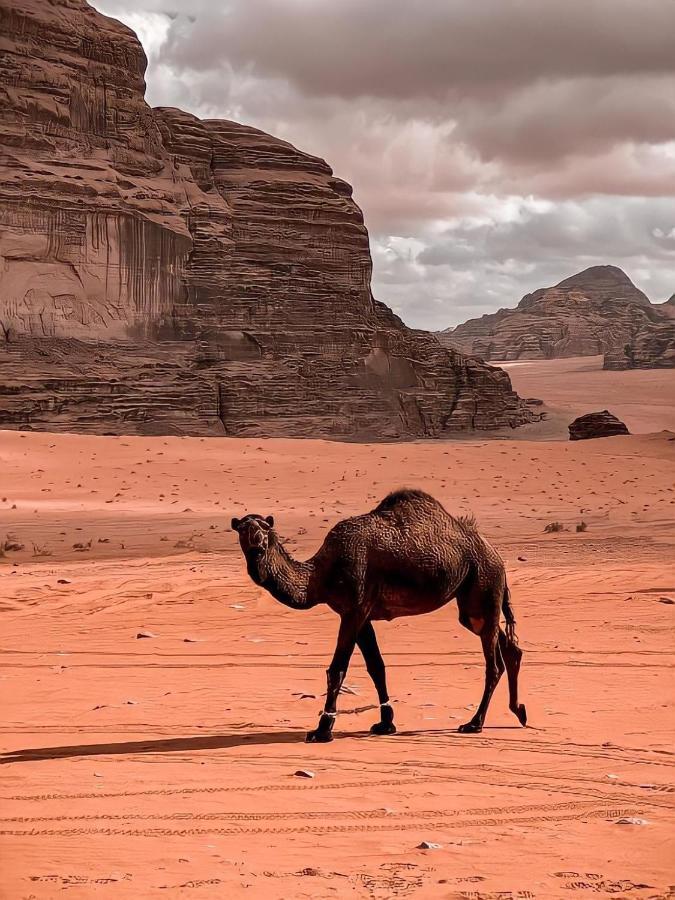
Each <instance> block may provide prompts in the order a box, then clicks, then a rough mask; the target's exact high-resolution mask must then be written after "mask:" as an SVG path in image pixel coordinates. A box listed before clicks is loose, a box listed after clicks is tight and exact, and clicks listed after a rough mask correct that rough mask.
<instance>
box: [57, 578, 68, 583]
mask: <svg viewBox="0 0 675 900" xmlns="http://www.w3.org/2000/svg"><path fill="white" fill-rule="evenodd" d="M56 583H57V584H70V581H68V579H67V578H57V579H56Z"/></svg>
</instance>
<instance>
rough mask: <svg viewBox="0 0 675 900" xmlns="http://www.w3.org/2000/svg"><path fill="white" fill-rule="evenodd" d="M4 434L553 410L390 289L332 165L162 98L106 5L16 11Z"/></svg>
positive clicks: (5, 72)
mask: <svg viewBox="0 0 675 900" xmlns="http://www.w3.org/2000/svg"><path fill="white" fill-rule="evenodd" d="M0 27H1V28H2V34H3V36H4V40H5V48H6V49H7V51H8V52H6V53H4V54H3V56H2V61H1V62H0V66H1V67H2V68H1V69H0V74H1V75H2V85H4V88H2V90H3V93H4V96H3V102H2V106H1V111H0V135H1V137H2V143H3V145H4V146H5V147H6V152H5V153H4V154H3V160H2V171H1V172H0V277H1V286H0V287H1V289H0V370H1V375H2V377H1V378H0V427H5V428H7V427H14V428H16V427H19V428H20V427H31V428H46V429H53V430H71V431H73V430H75V431H91V432H98V433H100V432H113V433H134V432H137V433H153V432H154V433H170V432H176V433H189V434H238V435H252V434H268V435H311V436H321V435H325V436H333V437H380V438H397V437H406V436H414V435H420V436H439V435H442V434H448V433H452V432H455V431H462V430H465V429H469V428H477V429H487V428H495V427H503V426H507V425H508V426H517V425H520V424H522V423H524V422H527V421H532V419H533V418H535V414H534V413H533V412H531V411H530V410H529V409H528V408H527V407H526V405H525V404H523V403H522V401H520V399H519V398H518V397H517V396H516V394H515V393H514V392H513V391H512V390H511V384H510V381H509V379H508V376H507V375H506V373H504V372H502V371H501V370H498V369H494V368H492V367H490V366H487V365H484V364H481V363H479V362H477V361H475V360H471V359H467V358H465V357H464V356H462V355H461V354H459V353H457V352H455V351H452V350H448V349H445V348H443V347H442V346H441V345H440V344H439V342H438V341H437V340H436V339H435V338H434V337H433V336H431V335H428V334H425V333H423V332H415V331H412V330H410V329H408V328H406V327H405V326H404V325H403V323H402V322H401V321H400V320H399V319H398V318H397V317H396V316H394V315H393V313H392V312H391V311H390V310H389V309H387V307H385V306H384V305H383V304H381V303H378V302H377V301H375V300H374V299H373V297H372V295H371V290H370V277H371V258H370V252H369V244H368V234H367V231H366V228H365V225H364V223H363V217H362V215H361V211H360V210H359V208H358V207H357V206H356V204H355V203H354V201H353V200H352V197H351V188H350V187H349V185H348V184H346V183H345V182H344V181H341V180H340V179H339V178H336V177H335V176H334V175H333V173H332V170H331V168H330V167H329V166H328V165H327V164H326V163H325V162H324V161H323V160H321V159H317V158H316V157H313V156H310V155H308V154H306V153H302V152H301V151H299V150H297V149H296V148H295V147H293V146H291V145H290V144H288V143H286V142H284V141H281V140H278V139H277V138H273V137H271V136H269V135H267V134H264V133H262V132H260V131H257V130H256V129H253V128H248V127H246V126H243V125H238V124H236V123H234V122H227V121H215V120H214V121H200V120H199V119H197V118H195V117H194V116H191V115H189V114H187V113H184V112H181V111H180V110H177V109H156V110H151V109H150V108H149V107H148V106H147V104H146V103H145V100H144V88H145V84H144V72H145V65H146V60H145V55H144V53H143V50H142V48H141V46H140V44H139V42H138V40H137V39H136V36H135V35H134V34H133V32H131V31H130V30H129V29H127V28H126V27H125V26H123V25H122V24H120V23H119V22H117V21H115V20H114V19H109V18H107V17H105V16H103V15H101V14H100V13H98V12H96V11H95V10H93V9H92V8H91V7H89V6H88V4H87V3H86V2H85V0H19V2H16V0H0Z"/></svg>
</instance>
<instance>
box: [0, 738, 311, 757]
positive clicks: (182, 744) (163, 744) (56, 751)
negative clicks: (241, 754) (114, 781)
mask: <svg viewBox="0 0 675 900" xmlns="http://www.w3.org/2000/svg"><path fill="white" fill-rule="evenodd" d="M304 739H305V732H304V731H260V732H253V733H251V732H249V733H248V734H211V735H203V736H200V735H195V736H194V737H183V738H165V739H163V740H161V741H122V742H121V743H119V744H113V743H106V744H70V745H65V746H63V747H34V748H28V749H25V750H14V751H12V752H11V753H4V754H3V755H2V756H0V765H8V764H9V763H17V762H31V761H34V760H40V759H69V758H70V757H75V756H99V755H100V756H123V755H125V754H127V753H128V754H130V755H131V754H136V753H185V752H189V751H191V750H227V749H229V748H231V747H251V746H256V745H261V744H262V745H264V744H296V743H297V744H301V743H302V742H303V741H304Z"/></svg>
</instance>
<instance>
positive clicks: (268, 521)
mask: <svg viewBox="0 0 675 900" xmlns="http://www.w3.org/2000/svg"><path fill="white" fill-rule="evenodd" d="M273 527H274V518H273V517H272V516H265V517H264V518H263V517H262V516H258V515H256V514H255V513H248V515H245V516H244V518H243V519H232V529H233V530H234V531H236V532H237V533H238V534H239V543H240V544H241V549H242V550H243V551H244V553H248V552H249V551H251V550H259V551H261V552H262V553H264V552H265V551H266V550H267V548H268V547H269V542H270V531H271V530H272V528H273Z"/></svg>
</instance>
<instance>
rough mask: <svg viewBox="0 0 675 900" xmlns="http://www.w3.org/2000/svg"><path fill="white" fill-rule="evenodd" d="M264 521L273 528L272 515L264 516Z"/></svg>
mask: <svg viewBox="0 0 675 900" xmlns="http://www.w3.org/2000/svg"><path fill="white" fill-rule="evenodd" d="M265 521H266V522H267V524H268V525H269V526H270V528H274V516H265Z"/></svg>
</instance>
